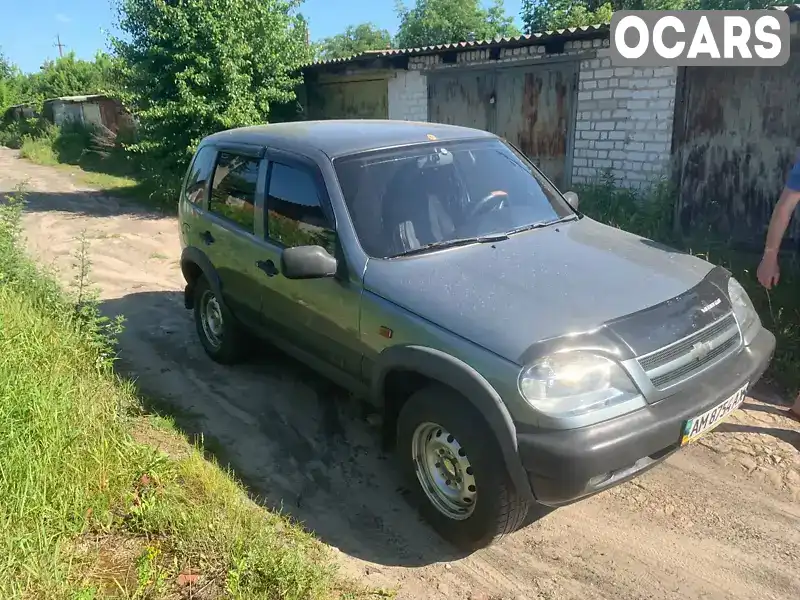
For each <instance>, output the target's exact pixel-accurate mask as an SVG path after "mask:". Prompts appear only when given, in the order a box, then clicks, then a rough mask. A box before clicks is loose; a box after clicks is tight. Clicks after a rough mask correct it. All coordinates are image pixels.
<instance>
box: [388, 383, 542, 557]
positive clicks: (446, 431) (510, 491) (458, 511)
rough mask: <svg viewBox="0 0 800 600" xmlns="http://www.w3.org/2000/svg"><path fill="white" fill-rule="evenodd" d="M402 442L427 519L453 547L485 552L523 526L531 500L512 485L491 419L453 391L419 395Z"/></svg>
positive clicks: (406, 468)
mask: <svg viewBox="0 0 800 600" xmlns="http://www.w3.org/2000/svg"><path fill="white" fill-rule="evenodd" d="M397 442H398V443H397V451H398V459H399V461H400V467H401V469H402V470H403V472H404V474H405V476H406V478H407V480H408V483H409V485H410V486H411V488H412V490H413V491H414V493H415V495H416V496H417V498H418V500H419V504H420V511H421V513H422V515H423V517H424V518H425V519H426V520H427V521H428V522H429V523H430V524H431V525H432V526H433V528H434V529H436V531H437V532H438V533H439V534H440V535H441V536H442V537H443V538H444V539H446V540H447V541H449V542H450V543H452V544H453V545H455V546H457V547H458V548H460V549H463V550H470V551H471V550H477V549H479V548H482V547H486V546H489V545H491V544H493V543H494V542H495V541H497V540H498V539H500V538H502V537H503V536H504V535H507V534H509V533H512V532H514V531H516V530H517V529H518V528H519V527H520V526H521V525H522V523H523V521H524V519H525V516H526V515H527V513H528V508H529V504H528V502H527V501H525V500H524V499H523V498H522V497H521V496H520V495H519V494H518V493H517V492H516V490H515V489H514V486H513V485H512V484H511V481H510V480H509V477H508V474H507V473H506V470H505V469H504V468H503V466H502V465H503V459H502V457H501V455H500V451H499V449H498V448H497V444H496V443H495V442H494V439H493V436H492V434H491V433H490V430H489V428H488V427H487V426H486V423H485V421H484V420H483V418H482V417H481V416H480V414H479V413H478V412H477V411H476V410H475V409H473V408H472V406H471V405H470V404H469V403H468V401H467V400H465V399H464V398H462V397H461V396H459V395H458V394H457V393H456V392H454V391H453V390H451V389H449V388H447V387H444V386H439V385H431V386H429V387H426V388H424V389H422V390H420V391H418V392H416V393H415V394H414V395H412V396H411V398H409V400H408V402H407V403H406V404H405V406H404V407H403V410H402V411H401V414H400V416H399V419H398V425H397Z"/></svg>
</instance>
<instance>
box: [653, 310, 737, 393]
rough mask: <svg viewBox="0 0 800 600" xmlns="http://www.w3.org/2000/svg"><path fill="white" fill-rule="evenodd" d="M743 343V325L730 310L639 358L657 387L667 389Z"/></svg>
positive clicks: (708, 365)
mask: <svg viewBox="0 0 800 600" xmlns="http://www.w3.org/2000/svg"><path fill="white" fill-rule="evenodd" d="M740 346H741V335H740V333H739V326H738V325H737V323H736V318H735V317H734V316H733V313H728V314H727V315H725V316H724V317H722V318H721V319H718V320H717V321H715V322H714V323H712V324H711V325H708V326H706V327H705V328H703V329H701V330H700V331H696V332H695V333H693V334H691V335H689V336H687V337H685V338H683V339H681V340H678V341H677V342H674V343H672V344H670V345H668V346H665V347H664V348H660V349H659V350H656V351H655V352H651V353H650V354H646V355H644V356H640V357H638V358H637V362H638V363H639V366H640V367H641V368H642V370H644V371H645V373H646V374H647V376H648V378H649V379H650V381H651V382H652V384H653V386H654V387H655V388H657V389H661V390H663V389H665V388H667V387H670V386H672V385H675V384H678V383H680V382H682V381H685V380H686V379H688V378H689V377H692V376H693V375H695V374H697V373H699V372H700V371H703V370H705V369H706V368H708V367H710V366H711V365H713V364H714V363H716V362H718V361H720V360H722V359H723V358H725V357H726V356H728V355H729V354H731V353H733V352H735V351H736V350H738V349H739V347H740Z"/></svg>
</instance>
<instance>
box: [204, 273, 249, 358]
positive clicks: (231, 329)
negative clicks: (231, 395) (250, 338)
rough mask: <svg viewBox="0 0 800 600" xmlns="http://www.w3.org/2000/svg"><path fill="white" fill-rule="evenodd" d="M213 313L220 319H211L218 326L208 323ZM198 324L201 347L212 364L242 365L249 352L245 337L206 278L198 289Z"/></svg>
mask: <svg viewBox="0 0 800 600" xmlns="http://www.w3.org/2000/svg"><path fill="white" fill-rule="evenodd" d="M209 310H210V311H212V314H213V313H216V315H217V318H214V317H213V316H212V319H211V321H213V322H215V323H216V326H214V325H212V323H211V322H210V321H209V320H207V318H208V312H209ZM194 324H195V327H196V329H197V335H198V337H199V338H200V343H201V344H202V345H203V349H204V350H205V351H206V354H208V356H209V357H210V358H211V359H212V360H214V361H215V362H218V363H220V364H223V365H232V364H236V363H239V362H241V361H242V359H243V358H244V354H245V349H246V344H245V341H246V340H245V335H244V334H243V332H242V331H241V329H240V328H239V324H238V323H237V322H236V321H235V320H234V317H233V315H232V314H231V313H230V312H229V311H228V310H227V309H225V308H224V305H223V304H222V303H221V302H220V301H219V300H218V299H217V297H216V294H215V293H214V290H213V289H212V288H211V286H210V285H209V283H208V280H207V279H206V278H205V277H204V276H202V275H201V276H200V278H199V279H198V280H197V282H196V283H195V285H194Z"/></svg>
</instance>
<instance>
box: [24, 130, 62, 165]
mask: <svg viewBox="0 0 800 600" xmlns="http://www.w3.org/2000/svg"><path fill="white" fill-rule="evenodd" d="M19 153H20V156H22V157H23V158H27V159H28V160H30V161H33V162H35V163H36V164H39V165H48V166H53V165H57V164H58V157H57V156H56V153H55V152H53V148H52V146H51V144H50V140H48V139H47V138H34V137H25V138H24V139H23V140H22V146H21V147H20V149H19Z"/></svg>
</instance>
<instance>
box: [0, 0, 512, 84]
mask: <svg viewBox="0 0 800 600" xmlns="http://www.w3.org/2000/svg"><path fill="white" fill-rule="evenodd" d="M29 1H31V2H33V3H35V9H34V10H31V5H29V4H28V3H27V2H24V1H22V0H2V1H0V4H3V6H2V14H3V17H2V18H0V52H2V53H3V54H4V55H5V56H6V57H7V58H8V59H9V60H11V62H13V63H15V64H16V65H17V66H18V67H19V68H20V69H22V70H23V71H24V72H26V73H30V72H33V71H36V70H38V69H39V67H40V66H41V64H42V63H43V62H44V61H46V60H48V59H54V58H57V57H58V47H57V46H56V44H57V36H60V38H61V43H62V44H63V51H64V52H69V51H74V52H75V54H76V55H77V56H78V58H84V59H91V58H92V57H93V56H94V55H95V53H96V52H97V51H98V50H108V44H107V41H106V40H107V37H108V32H109V31H115V23H116V13H115V10H114V8H113V5H112V1H111V0H29ZM521 1H522V0H505V7H506V12H507V13H508V14H509V15H513V16H514V17H515V19H516V21H517V25H519V24H520V21H519V12H520V5H521ZM412 3H413V0H406V4H407V5H410V4H412ZM486 4H488V2H486ZM394 6H395V3H394V0H338V1H337V0H305V2H304V3H303V5H302V7H301V12H302V13H303V14H304V15H306V17H307V18H308V20H309V25H310V27H311V39H312V40H314V41H316V40H319V39H322V38H325V37H328V36H331V35H336V34H337V33H340V32H341V31H343V30H344V29H345V28H346V27H347V26H348V25H353V24H357V23H362V22H365V21H372V22H373V23H375V24H376V25H378V26H379V27H381V28H384V29H388V30H389V31H390V32H391V33H392V34H394V33H396V32H397V25H398V21H397V16H396V15H395V12H394Z"/></svg>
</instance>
